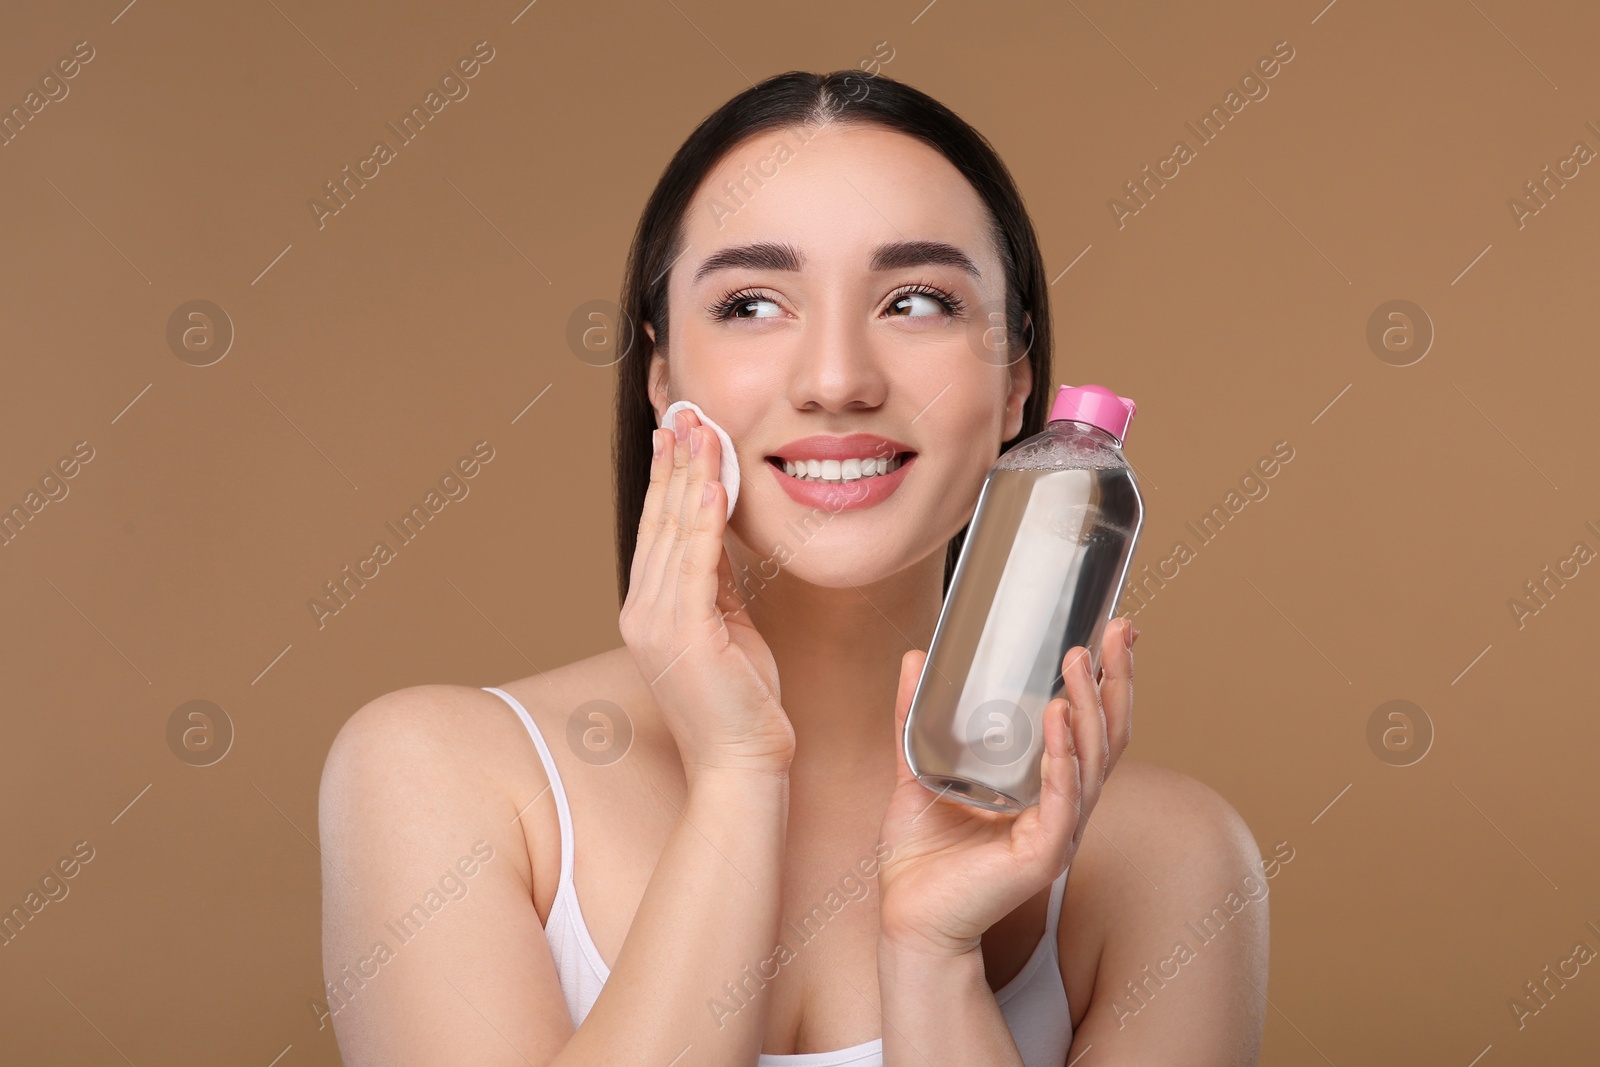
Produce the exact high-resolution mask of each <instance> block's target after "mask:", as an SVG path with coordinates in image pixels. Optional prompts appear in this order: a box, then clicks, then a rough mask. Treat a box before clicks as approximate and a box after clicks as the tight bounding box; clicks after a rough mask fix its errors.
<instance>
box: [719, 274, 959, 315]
mask: <svg viewBox="0 0 1600 1067" xmlns="http://www.w3.org/2000/svg"><path fill="white" fill-rule="evenodd" d="M912 294H920V295H922V296H926V297H931V298H932V299H934V300H937V301H938V302H939V303H940V304H941V305H943V307H944V310H945V313H946V314H947V315H949V316H950V317H951V318H960V317H961V315H962V313H963V312H964V311H965V310H966V306H967V304H966V301H964V300H962V299H961V298H960V297H959V296H957V295H956V294H954V293H951V292H948V291H946V290H944V289H941V288H939V287H938V286H937V285H932V284H930V283H928V282H917V283H915V284H913V285H908V286H906V287H905V288H903V289H900V290H897V291H896V292H895V294H894V295H893V296H892V297H891V298H890V303H891V304H892V303H893V302H894V301H896V300H899V299H900V298H902V297H906V296H910V295H912ZM769 299H771V298H770V297H766V296H763V295H762V294H761V293H760V292H759V291H757V290H755V289H731V290H729V291H728V292H726V293H724V294H723V295H722V296H721V297H720V298H719V299H718V300H717V301H716V302H715V303H713V304H711V305H710V306H709V307H707V308H706V313H707V314H708V315H710V316H711V317H712V318H713V319H715V320H717V321H719V322H720V321H722V320H723V319H727V318H729V317H731V315H732V312H733V310H734V308H737V307H738V306H740V305H741V304H748V303H750V302H751V301H754V300H769ZM773 303H776V301H773Z"/></svg>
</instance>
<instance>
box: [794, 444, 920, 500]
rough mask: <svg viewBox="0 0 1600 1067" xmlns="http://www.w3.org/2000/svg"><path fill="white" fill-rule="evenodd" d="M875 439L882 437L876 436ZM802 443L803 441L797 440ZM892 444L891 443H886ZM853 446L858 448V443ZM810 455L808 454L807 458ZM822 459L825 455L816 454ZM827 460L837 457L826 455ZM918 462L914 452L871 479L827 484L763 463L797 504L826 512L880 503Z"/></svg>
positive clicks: (857, 454) (854, 453)
mask: <svg viewBox="0 0 1600 1067" xmlns="http://www.w3.org/2000/svg"><path fill="white" fill-rule="evenodd" d="M806 440H807V441H817V440H824V439H822V438H807V439H806ZM832 440H846V441H848V440H850V438H832ZM877 440H880V441H882V440H884V439H883V438H877ZM797 443H798V444H804V443H805V442H797ZM889 443H891V444H892V443H893V442H889ZM854 447H860V446H859V444H858V445H856V446H854ZM861 454H862V453H860V452H847V453H846V454H845V455H846V457H847V458H848V457H849V456H859V455H861ZM807 458H809V457H807ZM818 458H824V457H818ZM825 458H828V459H834V458H837V457H834V456H828V457H825ZM916 461H917V457H916V456H915V455H912V456H907V457H906V458H905V459H904V460H903V461H901V463H900V466H899V467H897V468H895V469H894V470H892V471H890V472H889V473H888V474H880V475H876V476H875V477H872V478H861V479H858V480H856V481H853V482H840V483H839V484H838V485H830V484H829V483H827V482H803V481H801V480H800V479H799V478H791V477H790V476H789V475H787V474H785V473H783V468H782V467H779V466H777V465H775V464H774V463H772V462H771V461H770V460H768V461H767V462H766V464H765V466H766V468H767V469H768V470H770V471H771V472H772V476H773V477H774V478H776V479H778V484H779V485H781V486H783V491H784V492H786V493H788V494H789V496H790V497H791V498H792V499H793V500H794V501H795V502H796V503H800V504H806V505H808V506H811V507H822V508H827V509H828V510H829V511H854V510H856V509H857V508H870V507H872V506H873V505H875V504H881V503H883V502H884V500H886V499H888V497H889V495H890V494H891V493H893V492H894V491H895V490H896V489H898V488H900V483H901V482H903V481H905V480H906V471H907V470H909V469H910V467H911V465H912V464H913V463H915V462H916Z"/></svg>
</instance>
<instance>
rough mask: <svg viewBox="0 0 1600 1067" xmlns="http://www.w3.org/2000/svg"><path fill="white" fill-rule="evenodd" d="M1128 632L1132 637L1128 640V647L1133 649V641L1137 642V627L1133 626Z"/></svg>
mask: <svg viewBox="0 0 1600 1067" xmlns="http://www.w3.org/2000/svg"><path fill="white" fill-rule="evenodd" d="M1128 632H1129V633H1131V634H1132V635H1133V636H1132V637H1130V638H1128V647H1129V648H1132V647H1133V643H1134V642H1135V641H1137V640H1139V628H1138V627H1137V626H1135V627H1134V628H1133V629H1131V630H1129V631H1128Z"/></svg>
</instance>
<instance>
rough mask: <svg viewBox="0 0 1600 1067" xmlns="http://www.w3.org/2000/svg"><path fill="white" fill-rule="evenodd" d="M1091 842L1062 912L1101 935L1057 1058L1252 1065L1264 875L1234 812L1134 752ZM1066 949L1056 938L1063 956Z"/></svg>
mask: <svg viewBox="0 0 1600 1067" xmlns="http://www.w3.org/2000/svg"><path fill="white" fill-rule="evenodd" d="M1096 828H1098V829H1100V830H1102V831H1103V833H1096V832H1094V829H1096ZM1113 843H1114V845H1115V848H1113V847H1112V844H1113ZM1087 844H1088V847H1086V848H1085V849H1084V854H1083V856H1082V859H1083V865H1082V869H1081V870H1080V871H1079V872H1077V873H1078V874H1083V875H1090V876H1091V877H1088V878H1085V879H1082V880H1081V882H1080V884H1079V885H1073V878H1075V877H1076V875H1074V876H1069V880H1068V893H1067V899H1066V903H1065V904H1064V905H1063V906H1064V907H1079V908H1086V909H1087V910H1088V911H1089V913H1090V914H1089V915H1088V916H1087V921H1084V922H1080V923H1078V924H1077V925H1078V927H1079V928H1080V929H1084V928H1088V929H1098V930H1100V931H1103V942H1102V947H1101V950H1100V961H1099V965H1098V968H1097V970H1096V974H1095V980H1094V991H1093V993H1092V994H1091V995H1090V1000H1089V1006H1088V1008H1087V1010H1086V1012H1085V1015H1084V1017H1083V1019H1082V1020H1081V1021H1080V1023H1079V1025H1078V1029H1077V1031H1076V1033H1074V1034H1073V1040H1072V1050H1071V1052H1070V1054H1069V1055H1068V1057H1067V1062H1069V1063H1073V1064H1074V1065H1075V1067H1142V1065H1144V1064H1150V1063H1162V1064H1173V1065H1182V1067H1223V1065H1227V1067H1254V1065H1255V1064H1257V1063H1258V1062H1259V1061H1260V1055H1261V1032H1262V1026H1263V1024H1264V1022H1265V1012H1266V992H1267V955H1268V952H1267V950H1268V908H1267V902H1268V881H1267V879H1268V877H1270V876H1268V875H1266V874H1264V872H1263V866H1262V859H1261V855H1260V851H1259V849H1258V848H1257V846H1256V842H1255V838H1254V837H1253V836H1252V835H1251V833H1250V829H1249V827H1248V826H1246V825H1245V822H1244V820H1243V819H1242V818H1240V817H1239V814H1238V812H1236V811H1235V810H1234V809H1233V807H1232V806H1231V805H1230V804H1229V803H1228V802H1227V801H1226V800H1224V799H1223V798H1222V797H1221V796H1220V795H1218V794H1217V793H1216V791H1214V790H1213V789H1211V788H1210V787H1209V786H1206V785H1205V784H1203V783H1201V782H1199V781H1197V780H1195V779H1194V778H1191V777H1189V776H1188V775H1185V774H1180V773H1178V772H1176V771H1171V770H1167V769H1165V768H1161V767H1157V766H1154V765H1152V764H1148V763H1142V762H1136V761H1132V760H1130V761H1128V762H1127V763H1125V764H1124V765H1123V767H1122V768H1121V769H1120V770H1119V772H1118V775H1117V778H1116V779H1115V780H1114V782H1108V783H1107V785H1106V791H1105V795H1104V797H1103V798H1102V800H1101V803H1100V806H1099V807H1098V808H1097V809H1096V810H1095V814H1094V820H1093V823H1092V828H1091V832H1090V834H1089V840H1088V843H1087ZM1091 848H1092V849H1094V854H1093V855H1092V856H1091V855H1090V849H1091ZM1290 858H1292V853H1291V856H1290ZM1280 869H1281V868H1280V867H1279V866H1278V865H1277V864H1274V865H1273V868H1272V870H1273V873H1277V871H1278V870H1280ZM1152 883H1153V884H1152ZM1074 890H1076V891H1077V892H1076V893H1075V892H1074ZM1063 925H1065V924H1063ZM1073 947H1074V946H1072V945H1070V944H1066V943H1065V939H1063V952H1067V951H1071V950H1073ZM1063 958H1065V956H1063ZM1080 1055H1081V1056H1082V1057H1083V1058H1082V1059H1081V1060H1080V1059H1078V1057H1079V1056H1080Z"/></svg>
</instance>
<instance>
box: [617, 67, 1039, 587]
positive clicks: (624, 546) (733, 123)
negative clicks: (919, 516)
mask: <svg viewBox="0 0 1600 1067" xmlns="http://www.w3.org/2000/svg"><path fill="white" fill-rule="evenodd" d="M827 122H851V123H872V124H877V125H880V126H884V127H887V128H889V129H891V130H896V131H898V132H900V133H904V134H907V135H909V136H911V137H915V138H917V139H918V140H919V141H922V142H923V143H925V144H927V145H928V146H929V147H931V148H933V149H934V150H935V151H937V152H939V153H940V154H941V155H943V156H944V157H945V158H946V159H948V160H949V161H950V162H951V163H952V164H953V165H954V166H955V167H956V168H957V169H958V170H960V171H961V173H962V174H964V175H966V178H967V180H968V181H969V182H971V183H972V187H973V189H974V190H976V191H977V193H978V196H979V197H980V198H981V199H982V200H983V202H984V204H985V205H986V206H987V207H988V210H989V214H990V223H991V232H992V234H993V237H994V242H995V246H996V248H997V249H998V250H999V253H1000V260H1001V262H1002V263H1003V264H1004V266H1005V275H1006V311H1005V316H1006V336H1007V337H1009V338H1024V339H1025V341H1024V343H1025V344H1026V346H1027V349H1026V353H1027V354H1026V358H1027V359H1029V360H1030V361H1031V362H1032V368H1033V387H1032V389H1031V391H1030V392H1029V394H1028V398H1027V400H1026V402H1025V403H1024V405H1023V411H1022V428H1021V429H1020V430H1019V431H1018V432H1017V435H1016V436H1015V437H1013V438H1011V439H1010V440H1008V441H1005V442H1003V443H1002V444H1001V451H1004V450H1005V449H1006V448H1009V447H1010V446H1011V445H1012V444H1014V443H1015V442H1017V441H1020V440H1022V439H1024V438H1027V437H1031V436H1032V435H1034V434H1036V433H1038V432H1039V431H1041V430H1043V429H1044V425H1045V416H1046V413H1047V412H1048V410H1049V406H1050V404H1051V402H1052V400H1053V399H1054V397H1053V393H1054V389H1053V388H1052V382H1051V374H1050V357H1051V335H1050V294H1049V288H1048V285H1047V283H1046V282H1045V278H1044V261H1043V259H1042V258H1041V257H1040V253H1039V242H1038V239H1037V237H1036V236H1035V234H1034V230H1033V223H1032V221H1031V220H1030V219H1029V218H1028V213H1027V211H1026V209H1025V208H1024V207H1023V204H1022V197H1021V195H1020V194H1019V193H1018V192H1017V187H1016V184H1015V183H1014V182H1013V181H1012V180H1011V174H1010V172H1009V171H1007V170H1006V167H1005V164H1004V163H1002V162H1001V161H1000V157H999V155H998V154H997V153H996V152H995V150H994V149H993V148H992V147H991V146H990V145H989V142H988V141H987V140H985V139H984V137H983V135H982V134H980V133H978V131H977V130H975V129H973V128H972V127H971V126H969V125H967V123H966V122H965V121H964V120H963V119H961V118H960V117H959V116H957V115H956V114H955V113H954V112H953V111H951V110H950V109H949V108H947V107H945V106H944V105H943V104H941V103H939V102H938V101H937V100H935V99H933V98H932V97H931V96H928V95H927V94H926V93H923V92H921V91H920V90H917V89H913V88H912V87H911V86H909V85H906V84H905V83H903V82H898V81H895V80H894V79H893V78H889V77H886V76H884V75H882V74H878V75H868V74H866V73H864V72H863V71H859V70H839V71H834V72H833V73H831V74H813V73H810V72H808V71H789V72H788V73H785V74H778V75H774V76H773V77H771V78H768V79H767V80H766V81H764V82H761V83H760V84H759V85H754V86H751V87H750V88H749V89H746V90H745V91H744V92H741V93H740V94H739V95H737V96H735V97H734V98H733V99H731V100H729V101H728V102H727V103H725V104H723V105H722V106H721V107H719V108H718V109H717V110H716V111H714V112H712V113H711V114H710V115H709V116H707V117H706V118H705V120H704V121H702V122H701V123H700V125H699V126H697V127H695V129H694V132H693V133H691V134H690V135H689V137H688V139H687V140H686V141H684V142H683V144H682V146H681V147H679V149H678V151H677V153H676V154H675V155H673V157H672V160H671V161H670V162H669V163H668V164H667V166H666V169H665V170H663V171H662V173H661V177H660V179H659V180H658V181H657V182H656V186H655V189H654V190H653V191H652V192H651V194H650V199H649V201H648V202H647V203H646V204H645V207H644V212H643V213H642V214H641V215H640V217H639V226H638V228H637V229H636V230H635V231H634V235H633V246H632V248H631V249H630V250H629V252H628V262H627V268H626V272H625V277H624V279H623V285H622V301H621V323H622V324H625V325H626V326H627V327H629V328H627V329H624V330H622V331H621V336H620V339H619V345H620V346H621V351H620V352H619V354H618V358H617V361H616V366H617V368H618V379H617V412H616V414H617V433H616V438H615V440H614V444H613V452H612V457H611V461H612V471H613V477H614V487H615V491H616V505H617V515H616V522H617V529H616V537H617V578H618V581H617V589H618V595H617V603H618V606H619V607H620V606H621V605H622V604H624V603H626V602H627V598H628V583H629V579H630V577H631V573H632V570H633V555H634V549H635V546H636V545H637V543H638V537H639V517H640V515H641V514H642V513H643V511H644V498H645V493H646V491H647V490H648V489H649V486H650V435H651V433H652V432H654V431H655V429H656V428H657V426H656V415H655V409H654V408H653V407H651V406H650V399H649V395H648V381H649V369H650V356H651V353H652V342H651V340H650V338H649V336H648V335H646V334H645V333H644V331H643V328H642V324H643V323H645V322H649V323H651V325H652V328H653V330H654V331H655V342H654V343H655V344H658V345H660V346H661V347H662V348H663V349H666V348H667V347H668V342H667V335H668V321H667V273H668V270H669V268H670V267H671V265H672V263H673V261H674V260H675V259H676V258H677V257H678V255H679V254H680V252H681V250H682V248H683V217H684V214H685V213H686V212H687V211H688V208H689V204H690V199H691V198H692V197H693V196H694V193H695V190H696V189H698V188H699V186H700V183H701V181H702V180H703V179H704V178H705V176H706V174H707V173H709V172H710V171H711V169H712V168H713V167H715V166H716V165H717V163H718V161H720V160H721V159H722V157H723V156H724V155H726V153H727V152H728V151H729V150H730V149H732V148H733V147H734V146H735V145H737V144H739V143H740V142H742V141H743V140H744V139H745V138H747V137H751V136H753V135H755V134H759V133H763V132H765V131H767V130H773V129H781V128H789V127H794V126H803V125H819V124H822V123H827ZM966 534H967V527H966V526H963V527H962V528H961V530H960V531H959V532H957V533H956V535H955V536H954V537H952V538H951V539H950V541H949V543H948V545H947V547H946V549H945V568H944V589H945V591H946V592H948V591H949V589H950V578H951V575H952V573H953V572H954V570H955V564H956V559H957V557H958V556H959V555H960V552H961V545H962V543H963V542H964V541H965V539H966Z"/></svg>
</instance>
